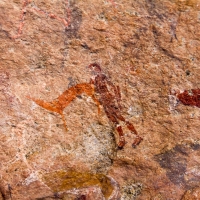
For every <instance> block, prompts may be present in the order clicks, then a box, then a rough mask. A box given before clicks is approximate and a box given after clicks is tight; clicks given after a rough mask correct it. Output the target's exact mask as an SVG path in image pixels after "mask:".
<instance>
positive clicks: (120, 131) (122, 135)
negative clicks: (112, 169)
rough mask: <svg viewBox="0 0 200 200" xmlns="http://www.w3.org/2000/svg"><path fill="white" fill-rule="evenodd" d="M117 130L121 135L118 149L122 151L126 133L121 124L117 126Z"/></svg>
mask: <svg viewBox="0 0 200 200" xmlns="http://www.w3.org/2000/svg"><path fill="white" fill-rule="evenodd" d="M116 129H117V132H118V134H119V142H118V147H119V149H122V148H123V147H124V145H125V138H124V133H123V130H122V127H121V126H120V125H119V124H118V125H117V128H116Z"/></svg>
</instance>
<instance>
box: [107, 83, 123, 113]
mask: <svg viewBox="0 0 200 200" xmlns="http://www.w3.org/2000/svg"><path fill="white" fill-rule="evenodd" d="M107 83H108V85H109V86H111V87H112V89H113V91H114V98H115V99H116V101H117V104H118V106H119V108H120V109H121V104H120V101H121V93H120V88H119V86H115V85H114V84H113V83H112V82H111V81H109V80H107Z"/></svg>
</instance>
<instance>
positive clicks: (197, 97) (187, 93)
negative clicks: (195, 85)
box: [177, 89, 200, 108]
mask: <svg viewBox="0 0 200 200" xmlns="http://www.w3.org/2000/svg"><path fill="white" fill-rule="evenodd" d="M177 98H178V99H179V101H181V103H182V104H184V105H187V106H196V107H199V108H200V89H191V90H184V92H182V93H179V94H177Z"/></svg>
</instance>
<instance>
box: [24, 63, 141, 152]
mask: <svg viewBox="0 0 200 200" xmlns="http://www.w3.org/2000/svg"><path fill="white" fill-rule="evenodd" d="M89 68H90V69H91V70H92V72H93V73H94V74H95V76H94V79H91V80H90V83H80V84H77V85H75V86H73V87H70V88H69V89H68V90H66V91H65V92H63V93H62V94H61V95H60V96H59V97H58V98H56V99H55V100H53V101H52V102H45V101H43V100H40V99H36V98H33V97H30V96H27V98H28V99H30V100H32V101H34V102H35V103H36V104H38V105H39V106H41V107H43V108H45V109H47V110H49V111H52V112H57V113H58V114H60V115H61V117H62V120H63V122H64V125H65V127H66V130H67V123H66V120H65V117H64V114H63V110H64V109H65V108H66V107H67V106H68V105H69V104H70V102H71V101H73V100H74V99H75V98H76V97H77V96H78V95H80V94H83V93H85V94H87V95H88V96H90V97H91V98H92V99H93V100H94V102H95V103H96V104H97V106H98V113H100V107H99V106H100V104H101V105H102V106H103V108H104V111H105V113H106V115H107V117H108V119H109V120H110V121H111V122H112V123H113V124H114V126H115V128H116V130H117V132H118V134H119V143H118V147H119V149H122V148H123V147H124V145H125V138H124V133H123V130H122V127H121V125H120V124H119V121H122V122H124V123H125V124H126V126H127V128H128V129H129V130H130V131H131V132H132V133H134V134H135V135H136V138H135V140H134V141H133V144H132V146H133V148H135V147H136V146H137V145H139V144H140V142H141V141H142V140H143V139H142V138H141V137H140V136H139V135H138V133H137V131H136V129H135V127H134V126H133V124H132V123H130V122H129V121H127V120H126V119H125V118H124V117H123V116H122V115H121V113H120V110H121V105H120V101H121V95H120V89H119V86H115V85H114V84H113V83H112V82H111V81H110V80H109V79H108V78H107V77H106V75H105V74H104V73H103V72H102V71H101V67H100V65H98V64H97V63H92V64H90V65H89ZM95 93H96V94H97V97H95Z"/></svg>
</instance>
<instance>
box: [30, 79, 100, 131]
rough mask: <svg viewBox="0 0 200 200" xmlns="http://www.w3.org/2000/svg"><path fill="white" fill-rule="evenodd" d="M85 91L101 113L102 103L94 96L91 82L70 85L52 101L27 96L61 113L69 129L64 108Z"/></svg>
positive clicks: (48, 108)
mask: <svg viewBox="0 0 200 200" xmlns="http://www.w3.org/2000/svg"><path fill="white" fill-rule="evenodd" d="M82 93H85V94H87V95H88V96H90V97H91V98H92V99H93V101H94V102H95V103H96V104H97V106H98V113H100V107H99V106H100V103H99V101H98V100H97V99H96V98H95V96H94V86H93V85H92V84H89V83H81V84H77V85H75V86H73V87H70V88H69V89H68V90H66V91H65V92H63V93H62V94H61V95H60V96H59V97H58V98H56V99H55V100H53V101H51V102H46V101H43V100H41V99H35V98H33V97H30V96H27V98H28V99H30V100H32V101H34V102H35V103H36V104H38V105H39V106H41V107H43V108H45V109H47V110H49V111H52V112H56V113H58V114H60V115H61V117H62V120H63V122H64V125H65V128H66V129H67V124H66V120H65V117H64V114H63V111H64V109H65V108H66V107H67V106H68V105H69V104H70V102H71V101H73V100H74V99H75V98H76V97H77V96H78V95H80V94H82Z"/></svg>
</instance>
